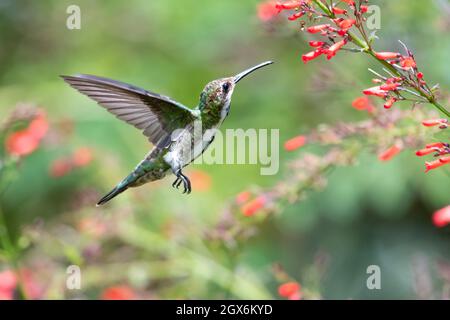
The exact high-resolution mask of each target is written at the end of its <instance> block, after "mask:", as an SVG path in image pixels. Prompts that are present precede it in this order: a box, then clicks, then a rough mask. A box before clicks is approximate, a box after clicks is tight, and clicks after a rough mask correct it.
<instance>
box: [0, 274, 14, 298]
mask: <svg viewBox="0 0 450 320" xmlns="http://www.w3.org/2000/svg"><path fill="white" fill-rule="evenodd" d="M16 285H17V279H16V275H15V274H14V272H12V271H11V270H5V271H2V272H0V300H12V299H13V298H14V289H15V288H16Z"/></svg>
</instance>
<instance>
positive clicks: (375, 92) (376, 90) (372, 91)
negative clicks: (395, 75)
mask: <svg viewBox="0 0 450 320" xmlns="http://www.w3.org/2000/svg"><path fill="white" fill-rule="evenodd" d="M363 93H364V94H365V95H367V96H377V97H381V98H385V97H386V96H387V92H386V91H384V90H381V88H380V87H379V86H378V87H372V88H369V89H366V90H364V91H363Z"/></svg>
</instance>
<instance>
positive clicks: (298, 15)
mask: <svg viewBox="0 0 450 320" xmlns="http://www.w3.org/2000/svg"><path fill="white" fill-rule="evenodd" d="M304 14H305V12H304V11H300V12H296V13H294V14H293V15H291V16H289V17H288V20H291V21H294V20H297V19H299V18H301V17H303V15H304Z"/></svg>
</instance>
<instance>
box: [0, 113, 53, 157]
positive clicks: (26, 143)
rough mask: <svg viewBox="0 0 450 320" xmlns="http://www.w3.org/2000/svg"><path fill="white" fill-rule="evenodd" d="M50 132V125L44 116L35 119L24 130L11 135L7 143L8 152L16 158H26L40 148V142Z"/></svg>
mask: <svg viewBox="0 0 450 320" xmlns="http://www.w3.org/2000/svg"><path fill="white" fill-rule="evenodd" d="M47 130H48V123H47V120H46V119H45V116H44V115H43V114H40V115H38V116H37V117H36V118H34V119H33V120H32V121H31V122H30V123H29V125H28V127H27V128H26V129H24V130H20V131H16V132H14V133H12V134H11V135H9V136H8V137H7V138H6V141H5V147H6V151H7V152H8V153H9V154H11V155H15V156H19V157H20V156H26V155H28V154H30V153H32V152H33V151H35V150H36V149H37V148H38V147H39V143H40V140H41V139H42V138H43V137H44V136H45V134H46V133H47Z"/></svg>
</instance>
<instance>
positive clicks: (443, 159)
mask: <svg viewBox="0 0 450 320" xmlns="http://www.w3.org/2000/svg"><path fill="white" fill-rule="evenodd" d="M422 124H423V125H424V126H425V127H434V126H439V128H440V129H447V128H448V120H447V119H429V120H424V121H422ZM429 154H434V157H436V158H437V157H440V158H438V159H436V160H434V161H429V162H425V168H426V169H425V172H428V171H430V170H433V169H436V168H439V167H442V166H444V165H446V164H449V163H450V145H449V144H448V143H444V142H434V143H430V144H427V145H426V146H425V148H423V149H421V150H418V151H417V152H416V155H417V156H418V157H423V156H426V155H429Z"/></svg>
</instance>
